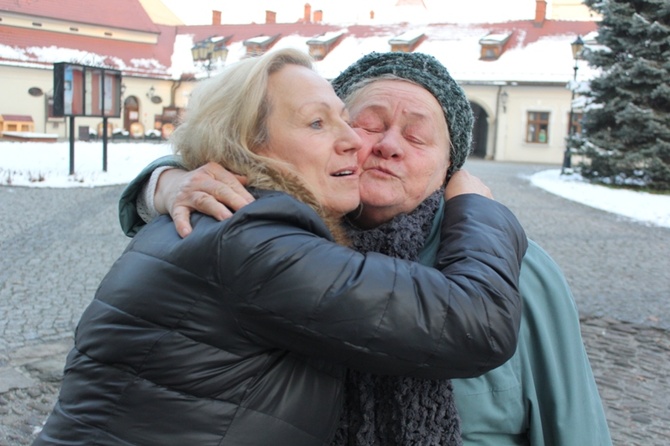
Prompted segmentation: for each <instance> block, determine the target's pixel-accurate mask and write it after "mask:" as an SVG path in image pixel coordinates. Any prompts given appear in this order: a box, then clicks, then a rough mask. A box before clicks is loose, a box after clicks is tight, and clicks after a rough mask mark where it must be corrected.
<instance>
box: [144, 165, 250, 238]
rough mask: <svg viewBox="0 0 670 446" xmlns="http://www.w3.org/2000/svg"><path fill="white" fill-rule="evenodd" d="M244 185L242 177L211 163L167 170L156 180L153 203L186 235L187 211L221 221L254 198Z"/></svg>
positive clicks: (188, 225)
mask: <svg viewBox="0 0 670 446" xmlns="http://www.w3.org/2000/svg"><path fill="white" fill-rule="evenodd" d="M245 184H246V178H245V177H242V176H238V175H235V174H233V173H231V172H229V171H228V170H226V169H225V168H224V167H223V166H221V165H220V164H218V163H214V162H210V163H208V164H205V165H204V166H201V167H199V168H197V169H195V170H192V171H188V172H187V171H184V170H180V169H170V170H166V171H165V172H163V173H162V174H161V175H160V177H159V179H158V184H157V187H156V193H155V195H154V206H155V207H156V210H157V211H158V212H159V213H161V214H167V213H169V214H170V216H171V217H172V220H173V221H174V224H175V226H176V228H177V232H178V233H179V235H180V236H181V237H186V236H187V235H189V234H190V233H191V231H192V228H191V223H190V216H191V212H194V211H197V212H201V213H203V214H206V215H210V216H212V217H214V218H216V219H217V220H225V219H226V218H229V217H230V216H231V215H232V213H233V212H234V211H237V210H239V209H241V208H242V207H244V206H245V205H247V204H249V203H251V202H252V201H254V198H253V196H252V195H251V194H250V193H249V192H248V191H247V190H246V189H245V188H244V186H245Z"/></svg>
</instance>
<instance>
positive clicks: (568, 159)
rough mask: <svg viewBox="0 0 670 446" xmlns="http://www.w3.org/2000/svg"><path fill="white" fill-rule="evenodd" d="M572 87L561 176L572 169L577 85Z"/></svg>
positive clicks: (574, 79) (575, 77)
mask: <svg viewBox="0 0 670 446" xmlns="http://www.w3.org/2000/svg"><path fill="white" fill-rule="evenodd" d="M577 68H578V67H577V59H575V66H574V75H573V77H572V79H573V81H574V82H576V81H577ZM574 82H573V85H572V88H571V89H570V90H572V95H571V96H570V117H569V118H568V121H569V122H568V140H567V141H566V143H565V152H563V166H562V167H561V175H562V174H564V173H565V170H566V169H570V168H571V167H572V153H571V152H570V143H571V141H572V137H573V136H574V134H575V127H574V126H573V125H572V120H573V118H574V116H575V110H574V107H573V105H572V103H573V102H574V101H575V85H574Z"/></svg>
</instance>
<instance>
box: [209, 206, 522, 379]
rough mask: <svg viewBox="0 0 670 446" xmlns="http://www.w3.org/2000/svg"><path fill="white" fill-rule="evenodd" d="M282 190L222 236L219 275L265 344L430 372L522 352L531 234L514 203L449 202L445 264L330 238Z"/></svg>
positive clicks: (456, 373) (244, 321) (370, 365)
mask: <svg viewBox="0 0 670 446" xmlns="http://www.w3.org/2000/svg"><path fill="white" fill-rule="evenodd" d="M282 197H283V198H282ZM282 197H280V199H274V200H265V199H262V200H257V201H256V202H255V203H252V204H251V205H248V206H246V207H245V208H244V209H242V210H241V211H239V212H238V213H237V214H236V215H235V216H234V217H233V218H232V219H231V221H230V224H229V225H227V226H226V228H225V230H224V232H225V233H224V234H223V235H224V236H223V237H221V251H220V252H221V254H220V256H219V259H220V262H221V264H220V265H219V266H218V268H217V270H218V271H219V274H221V277H220V279H219V280H220V282H221V284H222V285H223V286H224V287H225V289H226V290H225V291H226V292H227V293H230V294H231V295H232V296H234V297H233V309H234V310H233V311H235V313H236V317H237V319H238V323H239V324H240V327H242V329H243V330H245V332H246V333H247V336H249V337H250V338H251V339H252V340H253V341H254V342H257V343H260V344H261V345H267V346H268V347H276V348H282V349H288V350H292V351H295V352H297V353H301V354H305V355H309V356H317V357H320V358H324V359H330V360H333V361H335V362H338V363H343V364H345V365H346V366H348V367H351V368H355V369H359V370H364V371H369V372H373V373H378V374H403V375H412V376H419V377H427V378H452V377H468V376H477V375H480V374H482V373H484V372H486V371H487V370H489V369H491V368H494V367H496V366H498V365H500V364H502V363H503V362H505V361H506V360H507V359H508V358H509V357H510V356H511V355H512V354H513V352H514V349H515V347H516V340H517V333H518V328H519V319H520V312H521V304H520V297H519V293H518V275H519V265H520V259H521V257H522V256H523V253H524V251H525V249H526V243H527V242H526V238H525V235H524V232H523V230H522V229H521V227H520V225H519V223H518V221H517V220H516V218H515V217H514V216H513V215H512V214H511V212H510V211H509V210H508V209H507V208H505V207H504V206H503V205H501V204H499V203H496V202H494V201H492V200H489V199H486V198H484V197H481V196H478V195H462V196H459V197H455V198H453V199H452V200H449V202H448V203H447V204H448V205H447V206H445V213H446V214H447V216H448V218H445V223H444V227H443V233H444V236H445V237H444V241H443V246H442V247H441V250H440V252H439V255H438V266H439V270H438V269H434V268H429V267H424V266H421V265H420V264H418V263H414V262H408V261H403V260H399V259H393V258H389V257H386V256H383V255H380V254H376V253H368V254H366V255H362V254H359V253H357V252H355V251H353V250H351V249H348V248H345V247H342V246H339V245H336V244H334V243H332V242H329V241H328V240H325V239H324V237H329V233H328V231H327V230H326V229H325V226H323V223H322V222H321V220H320V219H318V217H316V214H314V213H313V212H312V211H311V210H310V211H309V212H307V211H306V209H307V207H306V206H304V205H302V204H300V203H298V202H297V201H296V200H294V199H292V198H290V197H288V196H285V195H284V196H282ZM308 214H309V215H311V217H309V218H307V217H306V215H308Z"/></svg>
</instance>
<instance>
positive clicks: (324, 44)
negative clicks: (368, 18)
mask: <svg viewBox="0 0 670 446" xmlns="http://www.w3.org/2000/svg"><path fill="white" fill-rule="evenodd" d="M343 36H344V31H336V32H330V33H325V34H322V35H320V36H317V37H314V38H312V39H309V40H308V41H307V46H309V55H310V56H312V58H314V60H323V59H324V58H325V57H326V56H327V55H328V53H330V52H331V51H332V49H333V48H335V47H336V46H337V45H338V44H339V43H340V42H341V41H342V37H343Z"/></svg>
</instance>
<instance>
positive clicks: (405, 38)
mask: <svg viewBox="0 0 670 446" xmlns="http://www.w3.org/2000/svg"><path fill="white" fill-rule="evenodd" d="M424 40H426V35H425V34H424V33H423V31H408V32H406V33H403V34H400V35H399V36H396V37H394V38H392V39H391V40H389V44H390V45H391V51H392V52H395V53H411V52H412V51H414V50H415V49H416V47H417V46H419V44H420V43H421V42H423V41H424Z"/></svg>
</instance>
